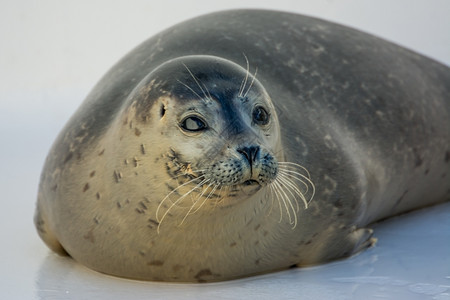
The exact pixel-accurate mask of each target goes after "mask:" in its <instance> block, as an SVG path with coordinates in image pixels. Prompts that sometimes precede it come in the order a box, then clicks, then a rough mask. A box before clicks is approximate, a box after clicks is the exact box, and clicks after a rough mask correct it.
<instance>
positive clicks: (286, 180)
mask: <svg viewBox="0 0 450 300" xmlns="http://www.w3.org/2000/svg"><path fill="white" fill-rule="evenodd" d="M279 180H280V181H281V182H282V183H283V184H284V185H285V186H286V187H287V190H288V191H289V192H291V189H292V190H293V191H294V193H296V194H297V195H298V196H299V197H300V199H302V201H303V203H304V204H305V209H307V208H308V203H307V202H306V199H305V196H304V195H303V193H302V192H301V191H300V189H299V188H298V186H297V185H296V184H295V183H294V182H293V181H292V180H291V179H290V178H288V177H286V176H285V175H281V176H280V177H279ZM291 195H292V197H294V199H295V202H296V204H297V212H298V211H299V210H300V207H299V205H298V201H297V199H296V197H295V195H294V194H292V192H291Z"/></svg>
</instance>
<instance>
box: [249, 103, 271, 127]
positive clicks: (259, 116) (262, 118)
mask: <svg viewBox="0 0 450 300" xmlns="http://www.w3.org/2000/svg"><path fill="white" fill-rule="evenodd" d="M269 117H270V115H269V113H268V112H267V110H265V109H264V107H262V106H257V107H255V109H253V113H252V118H253V122H255V123H256V124H258V125H267V124H268V123H269Z"/></svg>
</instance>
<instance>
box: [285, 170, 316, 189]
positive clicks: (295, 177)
mask: <svg viewBox="0 0 450 300" xmlns="http://www.w3.org/2000/svg"><path fill="white" fill-rule="evenodd" d="M278 173H279V174H280V175H282V176H285V177H290V178H294V179H295V180H297V181H299V182H300V183H301V184H302V185H303V186H304V187H305V190H306V191H305V193H307V192H308V191H309V187H308V184H307V183H306V182H304V181H303V180H302V178H305V177H301V178H299V177H297V176H295V175H294V174H292V173H291V172H287V171H285V170H281V169H279V170H278ZM296 175H298V174H296ZM298 176H300V175H298ZM305 180H307V178H305Z"/></svg>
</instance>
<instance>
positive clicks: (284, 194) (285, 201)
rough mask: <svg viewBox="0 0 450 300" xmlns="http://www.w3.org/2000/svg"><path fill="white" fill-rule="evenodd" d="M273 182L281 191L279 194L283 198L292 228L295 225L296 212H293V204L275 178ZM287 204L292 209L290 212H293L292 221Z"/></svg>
mask: <svg viewBox="0 0 450 300" xmlns="http://www.w3.org/2000/svg"><path fill="white" fill-rule="evenodd" d="M274 182H275V183H276V184H277V185H278V186H279V187H280V191H281V192H282V195H281V196H282V197H283V198H284V200H283V202H284V205H285V208H286V213H287V215H288V218H289V223H290V224H294V228H295V227H296V226H297V213H296V212H295V209H294V205H293V204H292V202H291V201H290V199H289V196H288V195H287V194H286V193H285V192H284V189H283V188H282V186H281V185H280V183H279V182H278V181H277V180H275V181H274ZM287 204H289V207H290V208H291V209H292V212H293V214H294V221H292V217H291V213H290V212H289V208H288V205H287Z"/></svg>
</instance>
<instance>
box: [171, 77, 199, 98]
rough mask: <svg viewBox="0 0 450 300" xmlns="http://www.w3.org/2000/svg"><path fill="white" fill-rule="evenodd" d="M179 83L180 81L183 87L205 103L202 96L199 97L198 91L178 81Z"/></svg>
mask: <svg viewBox="0 0 450 300" xmlns="http://www.w3.org/2000/svg"><path fill="white" fill-rule="evenodd" d="M177 81H178V82H179V83H181V84H182V85H184V86H185V87H186V88H188V89H189V90H190V91H191V92H192V93H194V94H195V95H196V96H197V97H198V99H199V100H201V101H204V100H203V98H202V96H200V95H199V94H198V93H197V92H196V91H194V90H193V89H192V88H191V87H190V86H188V85H187V84H185V83H183V82H181V81H179V80H178V79H177Z"/></svg>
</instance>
